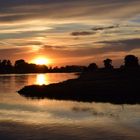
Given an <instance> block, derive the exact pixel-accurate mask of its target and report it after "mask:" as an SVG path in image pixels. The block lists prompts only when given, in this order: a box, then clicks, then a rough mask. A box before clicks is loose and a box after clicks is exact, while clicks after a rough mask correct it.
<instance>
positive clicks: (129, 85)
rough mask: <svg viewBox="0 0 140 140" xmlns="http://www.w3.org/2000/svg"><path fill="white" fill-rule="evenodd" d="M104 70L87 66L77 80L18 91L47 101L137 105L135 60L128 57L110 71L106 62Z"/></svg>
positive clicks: (139, 90) (138, 76)
mask: <svg viewBox="0 0 140 140" xmlns="http://www.w3.org/2000/svg"><path fill="white" fill-rule="evenodd" d="M103 62H104V66H105V67H104V68H98V66H97V65H96V64H95V63H92V64H90V65H89V66H88V67H86V68H85V69H84V70H83V72H82V73H81V74H80V75H79V77H78V78H77V79H70V80H67V81H64V82H61V83H56V84H50V85H31V86H25V87H24V88H22V89H21V90H19V91H18V93H19V94H20V95H23V96H25V97H27V98H32V99H34V98H50V99H59V100H74V101H83V102H92V101H96V102H111V103H116V104H122V103H123V104H124V103H129V104H135V103H140V94H139V93H140V85H139V83H140V66H139V63H138V58H137V57H136V56H134V55H127V56H126V57H125V59H124V65H122V66H121V67H120V68H113V66H112V60H111V59H106V60H104V61H103Z"/></svg>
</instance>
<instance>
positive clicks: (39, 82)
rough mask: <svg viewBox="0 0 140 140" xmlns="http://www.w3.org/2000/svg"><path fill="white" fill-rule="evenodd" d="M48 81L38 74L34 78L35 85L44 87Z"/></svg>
mask: <svg viewBox="0 0 140 140" xmlns="http://www.w3.org/2000/svg"><path fill="white" fill-rule="evenodd" d="M47 83H48V81H47V79H46V76H45V75H44V74H38V75H37V77H36V84H37V85H44V84H47Z"/></svg>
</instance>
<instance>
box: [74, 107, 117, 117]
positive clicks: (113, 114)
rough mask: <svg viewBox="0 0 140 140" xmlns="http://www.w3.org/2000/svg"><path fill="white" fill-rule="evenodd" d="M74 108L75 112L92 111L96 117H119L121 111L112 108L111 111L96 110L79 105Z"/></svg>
mask: <svg viewBox="0 0 140 140" xmlns="http://www.w3.org/2000/svg"><path fill="white" fill-rule="evenodd" d="M72 110H73V111H74V112H77V113H79V112H81V113H90V114H91V115H93V116H96V117H112V118H116V119H117V118H119V115H120V114H119V112H113V111H112V110H111V111H109V112H101V111H97V110H94V108H79V107H73V108H72Z"/></svg>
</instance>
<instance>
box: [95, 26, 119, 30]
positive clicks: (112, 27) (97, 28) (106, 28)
mask: <svg viewBox="0 0 140 140" xmlns="http://www.w3.org/2000/svg"><path fill="white" fill-rule="evenodd" d="M114 28H119V25H118V24H117V25H112V26H107V27H94V28H92V30H93V31H102V30H108V29H114Z"/></svg>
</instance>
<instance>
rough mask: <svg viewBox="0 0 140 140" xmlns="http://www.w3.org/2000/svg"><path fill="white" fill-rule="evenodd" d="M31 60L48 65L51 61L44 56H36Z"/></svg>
mask: <svg viewBox="0 0 140 140" xmlns="http://www.w3.org/2000/svg"><path fill="white" fill-rule="evenodd" d="M32 62H33V63H35V64H37V65H48V64H50V63H51V61H50V59H48V58H45V57H37V58H35V59H34V60H33V61H32Z"/></svg>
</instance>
